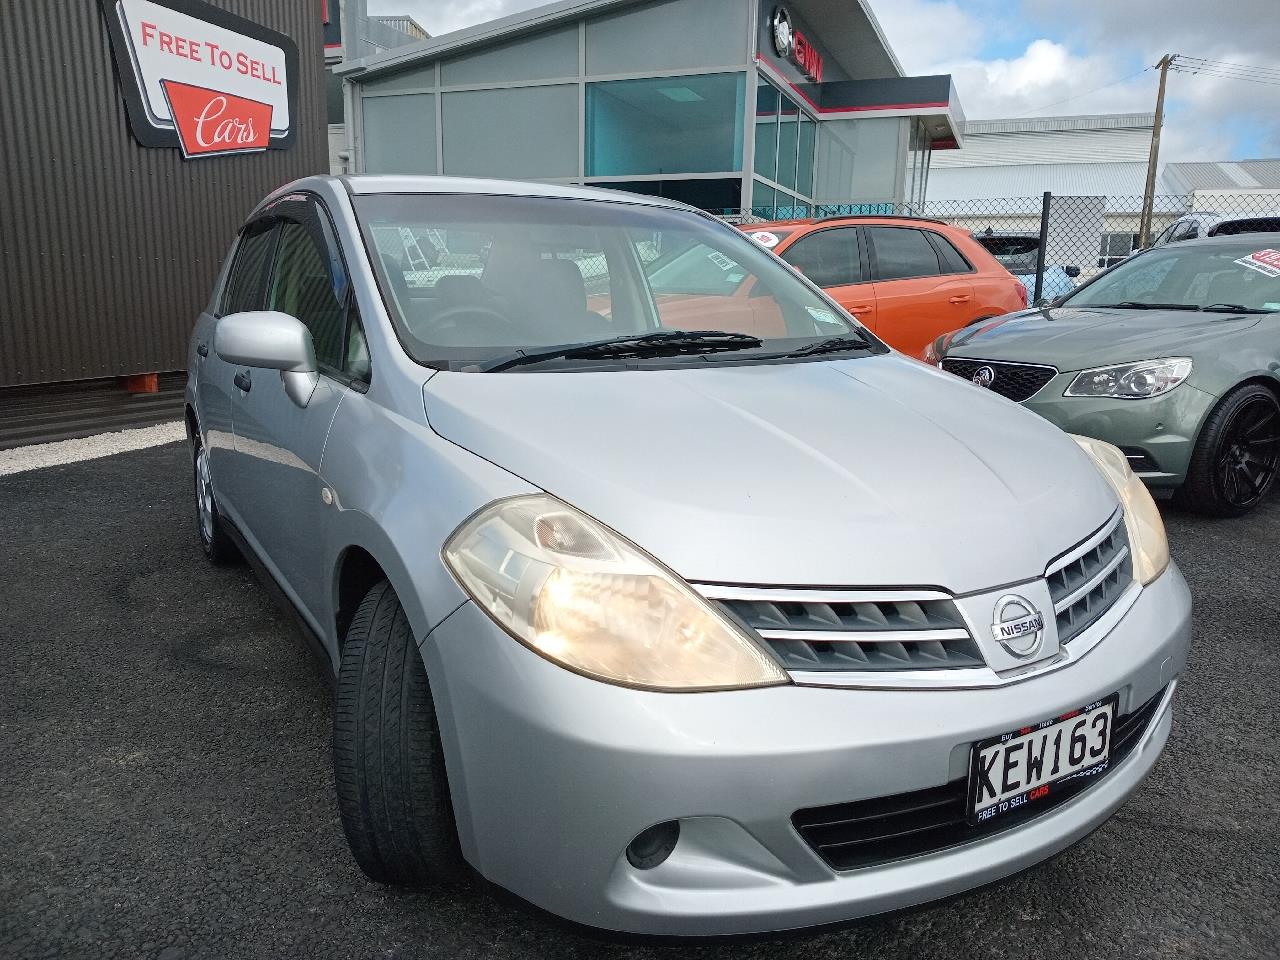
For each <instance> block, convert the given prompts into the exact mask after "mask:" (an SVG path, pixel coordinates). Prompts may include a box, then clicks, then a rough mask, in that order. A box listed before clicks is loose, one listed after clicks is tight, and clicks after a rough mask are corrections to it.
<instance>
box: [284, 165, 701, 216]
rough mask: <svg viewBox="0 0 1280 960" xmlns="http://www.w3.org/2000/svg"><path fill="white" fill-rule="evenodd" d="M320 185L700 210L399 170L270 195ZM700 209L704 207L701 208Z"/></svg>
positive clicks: (317, 179) (298, 184)
mask: <svg viewBox="0 0 1280 960" xmlns="http://www.w3.org/2000/svg"><path fill="white" fill-rule="evenodd" d="M321 185H325V186H329V187H334V186H336V187H337V189H338V190H340V191H341V190H345V191H346V192H348V193H351V194H356V195H362V196H363V195H369V194H379V193H421V194H434V193H451V194H458V193H465V194H475V195H477V196H482V195H483V196H502V197H550V198H553V199H563V200H604V201H608V202H612V203H634V204H641V205H644V206H650V207H667V208H669V209H674V210H697V208H696V207H691V206H689V205H688V204H685V203H680V202H679V201H677V200H668V199H665V198H663V197H650V196H645V195H643V194H638V193H627V192H625V191H622V190H608V189H604V188H601V187H575V186H570V185H567V184H559V183H534V182H531V181H525V180H490V179H485V178H481V177H438V176H406V175H400V174H343V175H341V176H314V177H304V178H303V179H301V180H294V181H293V182H291V183H287V184H285V185H284V186H282V187H280V188H278V189H277V190H275V191H273V192H272V194H271V197H269V198H268V200H270V199H271V198H274V197H278V196H281V195H283V194H287V193H290V192H292V191H297V190H307V189H315V188H316V187H319V186H321ZM699 212H701V211H699Z"/></svg>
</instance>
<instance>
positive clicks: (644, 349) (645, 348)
mask: <svg viewBox="0 0 1280 960" xmlns="http://www.w3.org/2000/svg"><path fill="white" fill-rule="evenodd" d="M763 342H764V341H762V340H761V339H760V338H759V337H753V336H751V335H750V334H747V333H729V332H728V331H725V330H656V331H654V332H653V333H641V334H627V335H625V336H621V337H610V338H609V339H608V340H595V341H592V342H590V343H568V344H562V345H561V346H558V347H548V348H547V349H545V350H535V351H528V350H517V351H516V352H515V353H512V354H508V355H506V356H504V357H498V358H497V359H494V360H490V361H489V362H487V363H482V364H478V365H476V366H475V367H473V368H472V369H476V370H479V371H481V372H483V373H497V372H499V371H502V370H510V369H511V368H512V367H520V366H524V365H526V364H530V363H542V362H544V361H546V360H579V359H582V360H585V359H613V358H620V357H661V356H678V355H680V354H691V353H710V352H713V351H720V350H750V349H751V348H752V347H758V346H760V345H761V344H762V343H763Z"/></svg>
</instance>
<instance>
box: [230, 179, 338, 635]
mask: <svg viewBox="0 0 1280 960" xmlns="http://www.w3.org/2000/svg"><path fill="white" fill-rule="evenodd" d="M272 214H273V215H274V216H275V217H276V218H277V219H278V221H279V227H278V231H279V237H278V240H277V242H276V246H275V257H274V262H273V266H272V268H271V271H270V275H269V279H268V281H267V290H266V296H265V299H264V304H263V306H264V309H267V310H277V311H280V312H282V313H287V314H289V315H290V316H293V317H296V318H297V319H299V320H301V321H302V322H303V323H304V324H306V326H307V328H308V329H309V330H310V331H311V336H312V339H313V341H314V344H315V351H316V362H317V364H318V366H319V369H320V373H321V376H320V380H319V384H318V386H317V387H316V390H315V393H314V394H313V395H312V397H311V400H310V402H309V403H308V404H307V406H306V407H299V406H298V405H297V404H296V403H294V402H293V401H292V400H290V399H289V397H288V396H287V395H286V394H285V391H284V384H283V382H282V379H281V375H280V374H279V372H277V371H275V370H264V369H251V368H248V367H240V368H237V370H236V373H235V389H234V390H233V398H234V399H233V407H234V409H233V418H232V419H233V429H234V433H235V441H234V447H235V449H234V468H233V469H232V470H231V471H229V473H230V478H229V480H230V489H229V498H230V500H231V503H232V505H233V506H234V509H235V513H236V514H237V520H238V525H239V527H240V529H241V532H242V533H243V534H244V536H245V538H246V539H247V540H249V543H250V546H252V547H253V548H254V550H255V551H256V552H257V554H258V556H259V557H260V558H261V559H262V560H263V561H264V562H265V563H266V564H267V566H268V568H269V569H270V571H271V573H272V574H273V575H274V576H275V578H276V579H277V581H279V583H280V586H281V587H282V588H283V589H284V590H285V592H286V594H288V595H289V597H290V599H291V600H292V601H293V602H294V604H295V605H296V606H297V607H298V608H299V610H300V611H301V612H302V613H303V614H304V615H307V616H308V617H309V618H310V619H311V620H312V626H313V628H314V629H316V630H317V632H319V633H320V634H321V635H324V630H323V625H322V624H320V623H319V618H318V617H317V616H316V611H318V610H322V609H324V607H323V603H322V601H323V598H324V596H325V593H326V591H327V590H328V580H327V578H326V576H325V573H324V571H323V570H322V569H321V562H320V557H321V551H319V550H317V549H316V548H315V547H316V543H317V538H318V537H319V536H320V535H321V533H320V530H321V515H322V512H323V511H324V510H325V509H327V507H326V506H325V504H324V502H323V500H322V486H323V484H322V483H321V481H320V458H321V455H322V454H323V452H324V444H325V439H326V438H327V437H328V434H329V426H330V424H331V423H332V422H333V416H334V414H335V413H336V412H337V409H338V405H339V404H340V403H342V399H343V397H344V396H345V395H346V393H347V390H348V389H349V388H348V386H347V385H346V382H345V378H344V376H343V375H342V366H343V359H344V357H343V353H344V351H343V348H342V345H343V343H344V342H345V327H346V322H347V312H348V311H347V308H348V303H349V302H350V296H349V294H350V289H349V287H350V285H349V283H348V278H347V271H346V268H345V266H344V265H343V261H342V257H341V256H340V254H339V252H338V250H337V245H336V238H335V237H334V235H333V230H332V227H331V226H330V225H329V221H328V217H327V214H326V213H325V212H324V211H323V210H321V209H320V207H319V205H318V203H317V202H316V201H314V200H311V199H300V200H289V201H286V202H284V203H281V204H279V205H277V206H276V207H274V208H272Z"/></svg>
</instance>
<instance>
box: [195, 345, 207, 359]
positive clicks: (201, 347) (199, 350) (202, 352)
mask: <svg viewBox="0 0 1280 960" xmlns="http://www.w3.org/2000/svg"><path fill="white" fill-rule="evenodd" d="M196 353H198V354H200V356H202V357H207V356H208V355H209V345H208V344H207V343H201V344H198V345H197V346H196Z"/></svg>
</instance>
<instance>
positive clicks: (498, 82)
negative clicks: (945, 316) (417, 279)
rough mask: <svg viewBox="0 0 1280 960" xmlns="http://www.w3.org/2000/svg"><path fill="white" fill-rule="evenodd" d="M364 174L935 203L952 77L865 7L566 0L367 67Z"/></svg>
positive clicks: (761, 212)
mask: <svg viewBox="0 0 1280 960" xmlns="http://www.w3.org/2000/svg"><path fill="white" fill-rule="evenodd" d="M336 73H337V74H338V75H339V76H341V77H343V78H344V80H345V81H346V82H347V83H348V84H349V85H350V95H351V99H350V102H351V103H352V104H353V111H352V112H353V115H354V116H353V123H352V124H351V127H350V130H349V134H348V143H349V152H350V155H351V164H352V167H353V169H355V170H357V171H360V172H366V173H423V174H434V173H443V174H452V175H469V176H481V177H509V178H517V179H525V180H545V181H550V182H556V183H586V184H592V185H596V186H604V187H616V188H619V189H624V190H630V191H634V192H640V193H648V194H656V195H660V196H666V197H671V198H675V199H678V200H683V201H685V202H688V203H691V204H694V205H696V206H699V207H702V208H704V209H708V210H713V211H716V212H718V213H726V214H731V213H740V212H743V211H750V212H751V213H753V214H754V215H755V216H758V217H765V218H772V217H786V216H803V215H809V214H812V213H814V212H815V211H816V212H840V211H841V210H843V209H848V208H852V207H854V206H857V205H860V204H882V203H903V202H906V203H912V202H920V201H922V200H923V199H924V194H925V189H926V186H927V180H928V170H929V164H930V157H931V154H932V153H933V152H934V151H935V150H940V149H948V148H953V147H955V146H957V145H958V144H959V142H960V139H961V134H960V126H961V119H962V114H961V111H960V106H959V102H958V99H957V97H956V94H955V91H954V89H953V87H952V84H951V79H950V77H947V76H939V77H904V76H903V75H902V69H901V67H900V65H899V64H898V62H897V60H896V58H895V57H894V55H893V53H892V51H891V50H890V49H889V47H888V45H887V43H886V42H885V39H884V36H883V34H882V32H881V31H880V28H879V26H878V24H877V23H876V21H875V18H874V17H873V16H872V14H871V12H870V11H869V10H868V9H867V8H866V7H865V6H864V5H863V4H862V3H860V2H857V0H855V2H852V3H837V2H835V0H794V2H791V3H789V4H787V5H780V4H777V3H773V2H771V0H657V2H654V0H562V2H559V3H555V4H551V5H549V6H545V7H540V8H537V9H535V10H530V11H526V12H523V13H520V14H516V15H514V16H511V17H506V18H504V19H502V20H497V21H493V22H492V23H487V24H481V25H479V26H477V27H472V28H469V29H467V30H461V31H457V32H455V33H451V34H446V35H442V36H439V37H434V38H431V39H429V40H426V41H423V42H419V43H415V44H412V45H409V46H406V47H403V48H399V49H395V50H389V51H387V52H385V53H382V54H378V55H375V56H371V57H365V58H362V59H360V60H358V61H352V62H348V63H346V64H344V65H342V66H340V67H338V68H337V70H336Z"/></svg>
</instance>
